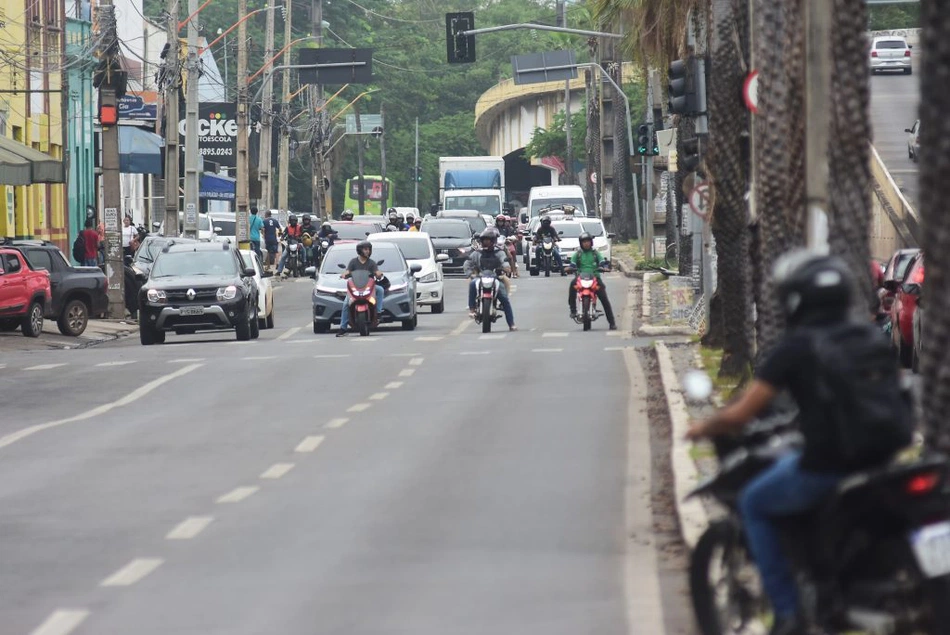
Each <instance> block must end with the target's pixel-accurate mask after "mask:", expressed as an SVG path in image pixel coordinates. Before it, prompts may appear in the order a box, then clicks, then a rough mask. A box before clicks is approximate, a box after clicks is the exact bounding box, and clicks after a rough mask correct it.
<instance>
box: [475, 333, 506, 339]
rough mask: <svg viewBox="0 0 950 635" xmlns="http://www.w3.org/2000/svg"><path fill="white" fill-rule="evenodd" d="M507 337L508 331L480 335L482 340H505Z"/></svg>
mask: <svg viewBox="0 0 950 635" xmlns="http://www.w3.org/2000/svg"><path fill="white" fill-rule="evenodd" d="M505 337H507V333H488V334H485V335H479V336H478V339H480V340H503V339H505Z"/></svg>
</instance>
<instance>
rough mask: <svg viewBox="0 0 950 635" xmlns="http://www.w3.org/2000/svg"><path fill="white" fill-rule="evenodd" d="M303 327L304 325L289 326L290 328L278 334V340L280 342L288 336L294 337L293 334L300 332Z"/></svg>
mask: <svg viewBox="0 0 950 635" xmlns="http://www.w3.org/2000/svg"><path fill="white" fill-rule="evenodd" d="M302 328H303V327H301V326H294V327H292V328H289V329H287V330H286V331H284V332H283V333H281V334H280V335H278V336H277V338H276V339H277V341H278V342H279V341H281V340H285V339H287V338H288V337H293V336H294V335H296V334H297V332H299V331H300V329H302Z"/></svg>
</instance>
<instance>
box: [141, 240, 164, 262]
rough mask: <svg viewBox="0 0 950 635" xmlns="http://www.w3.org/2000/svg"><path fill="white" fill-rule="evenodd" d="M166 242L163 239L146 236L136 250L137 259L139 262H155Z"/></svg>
mask: <svg viewBox="0 0 950 635" xmlns="http://www.w3.org/2000/svg"><path fill="white" fill-rule="evenodd" d="M166 242H167V241H166V240H163V239H155V238H146V239H145V242H144V243H142V246H141V247H139V250H138V251H137V252H135V259H136V260H137V261H139V262H155V259H156V258H157V257H158V254H160V253H161V252H162V247H164V246H165V243H166Z"/></svg>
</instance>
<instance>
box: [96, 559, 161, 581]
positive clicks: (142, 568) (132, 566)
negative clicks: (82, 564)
mask: <svg viewBox="0 0 950 635" xmlns="http://www.w3.org/2000/svg"><path fill="white" fill-rule="evenodd" d="M163 562H164V560H162V559H161V558H136V559H135V560H133V561H132V562H130V563H129V564H127V565H125V566H124V567H122V568H121V569H119V570H118V571H116V572H115V573H113V574H112V575H110V576H109V577H108V578H106V579H105V580H103V581H102V582H100V583H99V586H132V585H133V584H135V583H136V582H138V581H139V580H141V579H142V578H144V577H145V576H147V575H148V574H150V573H151V572H152V571H154V570H155V569H157V568H159V567H160V566H161V565H162V563H163Z"/></svg>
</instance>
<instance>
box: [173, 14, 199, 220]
mask: <svg viewBox="0 0 950 635" xmlns="http://www.w3.org/2000/svg"><path fill="white" fill-rule="evenodd" d="M197 11H198V0H188V15H189V16H190V19H189V20H188V91H187V94H186V95H185V223H184V225H185V236H187V237H189V238H198V174H199V169H200V168H202V167H203V166H200V165H199V163H200V162H201V155H200V154H199V153H198V78H199V76H200V75H201V71H200V70H199V62H198V25H197V24H196V23H195V19H196V18H195V17H194V14H195V12H197ZM176 37H177V34H176ZM175 127H176V133H177V127H178V126H177V122H176V126H175Z"/></svg>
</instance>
